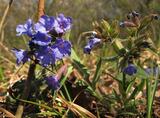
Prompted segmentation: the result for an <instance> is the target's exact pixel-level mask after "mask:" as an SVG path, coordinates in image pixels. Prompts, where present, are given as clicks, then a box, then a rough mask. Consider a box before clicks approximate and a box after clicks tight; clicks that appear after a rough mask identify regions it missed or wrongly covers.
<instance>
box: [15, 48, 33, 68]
mask: <svg viewBox="0 0 160 118" xmlns="http://www.w3.org/2000/svg"><path fill="white" fill-rule="evenodd" d="M12 52H13V53H14V54H15V56H16V58H17V60H16V63H17V65H19V64H21V63H23V64H24V63H25V62H27V61H29V60H30V59H29V56H28V51H25V50H22V49H20V50H19V49H13V50H12Z"/></svg>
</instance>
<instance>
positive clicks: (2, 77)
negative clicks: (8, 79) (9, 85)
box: [0, 67, 4, 81]
mask: <svg viewBox="0 0 160 118" xmlns="http://www.w3.org/2000/svg"><path fill="white" fill-rule="evenodd" d="M0 80H1V81H2V80H4V75H3V69H2V68H1V67H0Z"/></svg>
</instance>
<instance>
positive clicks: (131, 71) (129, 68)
mask: <svg viewBox="0 0 160 118" xmlns="http://www.w3.org/2000/svg"><path fill="white" fill-rule="evenodd" d="M123 73H125V74H128V75H130V76H131V75H133V74H136V73H137V69H136V67H135V66H134V65H133V64H129V65H128V66H127V67H126V68H124V69H123Z"/></svg>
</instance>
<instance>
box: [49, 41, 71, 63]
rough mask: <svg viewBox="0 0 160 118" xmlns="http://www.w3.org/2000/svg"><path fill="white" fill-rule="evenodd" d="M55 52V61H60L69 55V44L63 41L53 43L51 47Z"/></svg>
mask: <svg viewBox="0 0 160 118" xmlns="http://www.w3.org/2000/svg"><path fill="white" fill-rule="evenodd" d="M51 47H52V49H54V51H55V55H56V59H57V60H59V59H62V58H63V57H65V56H69V55H70V54H71V43H70V42H69V41H66V40H63V39H60V38H59V39H57V40H56V41H55V43H54V44H53V45H52V46H51Z"/></svg>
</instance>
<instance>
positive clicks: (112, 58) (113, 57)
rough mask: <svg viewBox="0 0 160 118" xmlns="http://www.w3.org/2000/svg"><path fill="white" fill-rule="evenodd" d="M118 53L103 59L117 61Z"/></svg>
mask: <svg viewBox="0 0 160 118" xmlns="http://www.w3.org/2000/svg"><path fill="white" fill-rule="evenodd" d="M118 57H119V56H118V55H116V56H111V57H102V58H101V59H102V61H116V60H117V59H118Z"/></svg>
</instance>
